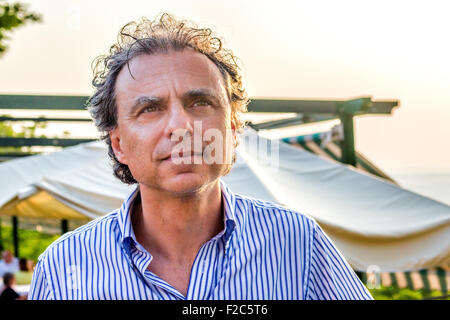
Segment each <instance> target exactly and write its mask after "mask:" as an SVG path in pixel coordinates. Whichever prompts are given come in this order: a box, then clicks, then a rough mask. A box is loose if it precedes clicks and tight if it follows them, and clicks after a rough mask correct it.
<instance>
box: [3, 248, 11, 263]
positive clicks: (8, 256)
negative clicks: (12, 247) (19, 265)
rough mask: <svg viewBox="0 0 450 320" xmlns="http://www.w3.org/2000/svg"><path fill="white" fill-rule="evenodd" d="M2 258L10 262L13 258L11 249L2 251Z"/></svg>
mask: <svg viewBox="0 0 450 320" xmlns="http://www.w3.org/2000/svg"><path fill="white" fill-rule="evenodd" d="M3 260H5V262H6V263H10V262H11V261H12V260H13V255H12V253H11V251H9V250H5V251H4V252H3Z"/></svg>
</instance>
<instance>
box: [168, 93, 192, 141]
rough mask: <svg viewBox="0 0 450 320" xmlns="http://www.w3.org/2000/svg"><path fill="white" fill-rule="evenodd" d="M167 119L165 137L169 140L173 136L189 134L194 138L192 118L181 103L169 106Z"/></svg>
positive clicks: (177, 102)
mask: <svg viewBox="0 0 450 320" xmlns="http://www.w3.org/2000/svg"><path fill="white" fill-rule="evenodd" d="M167 118H168V119H167V123H166V128H165V136H166V137H168V138H169V139H171V138H172V136H185V135H188V134H190V135H191V136H192V135H193V134H194V127H193V124H192V118H191V116H190V115H189V113H188V112H187V111H186V110H185V108H184V107H183V105H182V103H181V102H180V101H175V102H173V103H171V104H170V105H169V108H168V112H167Z"/></svg>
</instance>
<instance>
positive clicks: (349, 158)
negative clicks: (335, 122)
mask: <svg viewBox="0 0 450 320" xmlns="http://www.w3.org/2000/svg"><path fill="white" fill-rule="evenodd" d="M339 117H340V119H341V123H342V126H343V127H344V128H343V129H344V141H342V144H341V146H342V162H343V163H346V164H350V165H352V166H354V167H356V155H355V138H354V132H353V115H352V114H349V113H342V114H340V116H339Z"/></svg>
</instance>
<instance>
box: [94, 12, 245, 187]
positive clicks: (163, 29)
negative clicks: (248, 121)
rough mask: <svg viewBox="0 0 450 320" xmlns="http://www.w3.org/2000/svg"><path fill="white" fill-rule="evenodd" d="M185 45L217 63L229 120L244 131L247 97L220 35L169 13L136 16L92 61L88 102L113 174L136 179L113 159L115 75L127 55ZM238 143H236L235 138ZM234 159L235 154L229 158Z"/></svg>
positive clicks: (127, 180)
mask: <svg viewBox="0 0 450 320" xmlns="http://www.w3.org/2000/svg"><path fill="white" fill-rule="evenodd" d="M185 48H192V49H194V50H196V51H198V52H200V53H202V54H204V55H205V56H207V57H208V58H209V59H210V60H211V61H212V62H213V63H214V64H215V65H216V66H217V67H218V69H219V71H220V72H221V74H222V75H223V77H224V80H225V84H226V86H227V88H226V89H227V92H228V98H229V101H230V105H231V120H232V121H233V122H234V124H235V127H236V130H237V132H238V133H241V132H242V129H243V127H244V125H245V122H244V121H243V120H242V119H241V115H242V113H244V112H246V111H247V104H248V97H247V93H246V91H245V89H244V88H243V84H242V77H241V75H240V72H239V70H240V68H239V66H238V64H237V57H236V56H234V55H233V53H232V51H231V50H229V49H225V48H223V47H222V40H221V39H220V38H218V37H216V36H214V35H213V32H212V30H211V29H208V28H206V29H203V28H198V27H197V26H196V25H195V24H194V23H191V22H188V21H185V20H177V19H175V18H174V17H173V16H172V15H169V14H167V13H163V14H161V15H159V18H158V17H157V18H155V19H154V20H149V19H147V18H141V20H140V21H137V22H136V21H133V22H130V23H128V24H126V25H125V26H124V27H123V28H122V29H121V30H120V33H119V35H118V39H117V42H116V43H115V44H114V45H112V46H111V48H110V50H109V54H107V55H102V56H99V57H97V58H96V59H95V60H94V62H93V72H94V78H93V80H92V85H93V86H94V88H95V92H94V94H93V95H92V96H91V97H90V98H89V100H88V102H87V104H88V110H89V112H90V114H91V116H92V117H93V119H94V122H95V125H96V126H97V129H98V130H99V131H100V132H101V133H102V139H103V140H105V142H106V144H107V145H108V154H109V156H110V158H111V160H112V165H113V171H114V175H115V176H116V177H117V178H119V179H120V180H121V181H122V182H124V183H127V184H133V183H136V182H137V181H136V180H135V179H134V177H133V175H132V174H131V172H130V169H129V168H128V166H127V165H125V164H122V163H120V162H119V161H118V160H117V158H116V156H115V154H114V152H113V150H112V147H111V139H110V137H109V132H110V131H111V130H113V129H114V128H115V127H116V126H117V106H116V99H115V83H116V79H117V76H118V74H119V72H120V71H121V70H122V68H123V67H124V66H125V65H126V66H127V67H128V68H129V65H128V64H129V62H130V60H132V59H133V58H135V57H137V56H139V55H141V54H149V55H151V54H156V53H165V52H168V51H169V50H175V51H181V50H183V49H185ZM237 143H238V144H239V140H238V141H237ZM235 161H236V154H235V153H234V155H233V163H234V162H235ZM230 168H231V167H230ZM227 173H228V172H227Z"/></svg>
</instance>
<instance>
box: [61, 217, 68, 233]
mask: <svg viewBox="0 0 450 320" xmlns="http://www.w3.org/2000/svg"><path fill="white" fill-rule="evenodd" d="M67 231H69V221H67V220H66V219H64V220H61V234H64V233H66V232H67Z"/></svg>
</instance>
